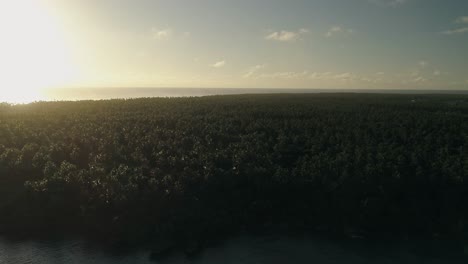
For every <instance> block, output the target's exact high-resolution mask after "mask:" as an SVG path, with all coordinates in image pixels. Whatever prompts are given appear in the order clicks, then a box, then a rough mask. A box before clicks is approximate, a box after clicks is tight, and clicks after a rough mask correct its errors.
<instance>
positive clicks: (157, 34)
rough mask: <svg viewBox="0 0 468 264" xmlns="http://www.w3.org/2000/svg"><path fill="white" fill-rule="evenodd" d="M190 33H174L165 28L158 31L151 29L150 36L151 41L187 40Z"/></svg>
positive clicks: (170, 29)
mask: <svg viewBox="0 0 468 264" xmlns="http://www.w3.org/2000/svg"><path fill="white" fill-rule="evenodd" d="M191 35H192V34H191V33H190V32H188V31H185V32H176V31H175V30H173V29H172V28H165V29H158V28H152V29H151V36H152V38H153V39H156V40H171V39H175V38H177V39H188V38H190V37H191Z"/></svg>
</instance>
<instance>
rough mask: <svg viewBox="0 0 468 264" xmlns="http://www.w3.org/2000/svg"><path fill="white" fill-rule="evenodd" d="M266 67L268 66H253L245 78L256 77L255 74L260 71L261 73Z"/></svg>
mask: <svg viewBox="0 0 468 264" xmlns="http://www.w3.org/2000/svg"><path fill="white" fill-rule="evenodd" d="M265 67H266V64H261V65H255V66H252V67H250V68H249V69H248V71H247V73H246V74H244V76H243V77H244V78H250V77H252V76H254V74H255V73H257V72H258V71H260V70H261V69H264V68H265Z"/></svg>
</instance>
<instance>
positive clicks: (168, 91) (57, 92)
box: [41, 88, 468, 100]
mask: <svg viewBox="0 0 468 264" xmlns="http://www.w3.org/2000/svg"><path fill="white" fill-rule="evenodd" d="M330 92H332V93H341V92H354V93H408V94H420V93H452V94H468V90H467V91H447V90H441V91H427V90H406V91H402V90H349V89H347V90H346V89H341V90H340V89H334V90H330V89H245V88H244V89H225V88H219V89H217V88H86V89H84V88H83V89H49V90H46V91H45V92H44V93H43V95H42V98H41V99H43V100H101V99H116V98H139V97H189V96H208V95H229V94H265V93H330Z"/></svg>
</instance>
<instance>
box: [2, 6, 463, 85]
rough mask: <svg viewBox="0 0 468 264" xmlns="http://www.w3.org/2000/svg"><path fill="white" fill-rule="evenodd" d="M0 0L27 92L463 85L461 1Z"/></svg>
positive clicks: (7, 66)
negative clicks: (51, 89) (52, 89)
mask: <svg viewBox="0 0 468 264" xmlns="http://www.w3.org/2000/svg"><path fill="white" fill-rule="evenodd" d="M0 1H2V2H1V3H0V10H1V11H0V17H1V18H0V30H1V31H2V32H3V37H2V39H3V40H4V41H3V43H2V44H0V56H1V57H2V58H6V59H3V63H2V62H0V71H1V72H3V73H4V74H3V77H1V76H0V85H2V86H3V87H5V85H9V86H10V87H14V86H15V87H16V90H18V91H23V92H25V91H28V92H32V91H33V90H34V89H38V87H41V88H42V87H45V86H56V87H58V86H60V87H217V88H224V87H225V88H318V89H328V88H329V89H347V88H349V89H438V90H442V89H446V90H460V89H465V90H468V1H466V0H446V1H441V0H346V1H343V0H288V1H286V0H235V1H233V0H196V1H195V0H184V1H182V0H17V1H16V0H15V1H7V0H0ZM12 65H13V66H12ZM5 76H8V77H5ZM18 83H19V84H18ZM24 87H36V88H24Z"/></svg>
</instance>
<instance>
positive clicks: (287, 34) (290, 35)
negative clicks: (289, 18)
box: [265, 28, 309, 42]
mask: <svg viewBox="0 0 468 264" xmlns="http://www.w3.org/2000/svg"><path fill="white" fill-rule="evenodd" d="M307 33H309V30H308V29H306V28H301V29H299V30H298V31H286V30H282V31H276V32H272V33H271V34H269V35H267V36H266V37H265V39H267V40H275V41H281V42H294V41H296V40H298V39H300V37H301V36H302V35H304V34H307Z"/></svg>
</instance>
